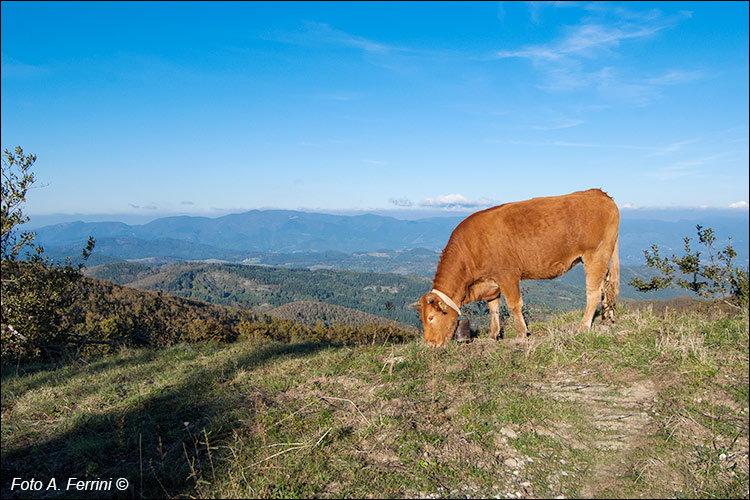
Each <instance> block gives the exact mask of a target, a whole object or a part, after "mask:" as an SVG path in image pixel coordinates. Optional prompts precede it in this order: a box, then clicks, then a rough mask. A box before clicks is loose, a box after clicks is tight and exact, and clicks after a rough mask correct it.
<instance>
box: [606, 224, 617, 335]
mask: <svg viewBox="0 0 750 500" xmlns="http://www.w3.org/2000/svg"><path fill="white" fill-rule="evenodd" d="M619 239H620V238H619V237H618V238H617V239H616V240H615V247H614V249H613V250H612V261H611V263H610V265H609V269H608V270H607V277H606V279H605V286H604V297H603V299H604V304H603V307H602V309H603V311H602V313H603V314H602V316H603V319H604V321H607V322H610V323H614V321H615V300H617V294H618V293H619V292H620V251H619V248H618V247H619Z"/></svg>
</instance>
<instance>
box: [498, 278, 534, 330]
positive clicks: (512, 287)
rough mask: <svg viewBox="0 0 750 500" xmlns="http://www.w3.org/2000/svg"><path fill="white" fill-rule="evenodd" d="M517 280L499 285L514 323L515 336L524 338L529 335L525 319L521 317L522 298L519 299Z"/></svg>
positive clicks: (519, 292) (519, 291)
mask: <svg viewBox="0 0 750 500" xmlns="http://www.w3.org/2000/svg"><path fill="white" fill-rule="evenodd" d="M518 285H519V283H518V281H515V282H514V283H505V284H504V285H501V286H500V290H501V291H502V293H503V296H504V297H505V303H506V304H507V305H508V309H510V312H511V314H512V315H513V319H514V320H515V323H516V337H518V338H523V339H525V338H526V337H527V336H529V335H530V333H529V329H528V327H527V326H526V321H524V319H523V299H521V290H520V288H519V286H518Z"/></svg>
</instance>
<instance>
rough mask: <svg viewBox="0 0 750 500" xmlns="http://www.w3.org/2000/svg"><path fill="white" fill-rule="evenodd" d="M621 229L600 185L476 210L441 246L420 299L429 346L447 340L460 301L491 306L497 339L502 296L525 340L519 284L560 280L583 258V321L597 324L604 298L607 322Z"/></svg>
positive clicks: (617, 273)
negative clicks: (598, 308) (429, 287)
mask: <svg viewBox="0 0 750 500" xmlns="http://www.w3.org/2000/svg"><path fill="white" fill-rule="evenodd" d="M619 226H620V212H619V211H618V210H617V205H615V202H614V201H612V198H610V197H609V196H608V195H607V194H606V193H604V192H603V191H602V190H600V189H589V190H588V191H578V192H575V193H571V194H567V195H564V196H552V197H548V198H533V199H531V200H527V201H519V202H516V203H506V204H505V205H500V206H497V207H493V208H489V209H487V210H482V211H480V212H476V213H474V214H472V215H470V216H469V217H467V218H466V219H464V220H463V221H462V222H461V223H460V224H459V225H458V227H456V229H454V230H453V234H451V237H450V239H449V240H448V244H447V245H446V246H445V249H443V253H442V255H441V256H440V262H439V263H438V266H437V271H436V272H435V278H434V279H433V281H432V291H430V292H428V293H427V294H425V295H424V296H423V297H422V298H421V299H420V300H419V302H417V303H415V304H414V305H415V306H416V307H417V309H418V310H419V313H420V317H421V320H422V325H423V326H424V339H425V343H427V344H429V345H435V346H442V345H444V344H445V343H446V342H448V340H450V337H451V335H452V334H453V332H454V330H455V329H456V324H457V321H458V317H459V316H460V314H461V306H462V305H463V304H468V303H469V302H474V301H477V300H486V301H487V303H488V305H489V308H490V337H491V338H493V339H496V338H497V336H498V334H499V333H500V294H501V293H502V295H503V296H504V297H505V302H506V304H507V305H508V309H510V311H511V313H512V314H513V317H514V319H515V324H516V334H517V336H518V337H526V336H527V335H528V334H529V333H528V329H527V327H526V322H525V321H524V319H523V315H522V314H521V307H522V306H523V301H522V300H521V292H520V290H519V286H518V285H519V281H520V280H539V279H553V278H557V277H558V276H562V275H563V274H565V273H566V272H568V271H569V270H570V269H571V268H572V267H573V266H575V265H576V264H577V263H579V262H583V266H584V269H585V271H586V311H585V312H584V314H583V320H582V321H581V326H582V327H583V328H586V329H588V328H590V327H591V321H592V320H593V318H594V312H595V311H596V306H597V305H598V304H599V301H600V300H602V318H603V320H604V321H607V322H611V321H614V310H613V308H614V303H615V298H616V297H617V292H618V285H619V278H620V261H619V257H618V252H617V239H618V233H619ZM610 260H611V264H610Z"/></svg>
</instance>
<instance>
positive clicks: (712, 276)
mask: <svg viewBox="0 0 750 500" xmlns="http://www.w3.org/2000/svg"><path fill="white" fill-rule="evenodd" d="M696 230H697V233H698V241H699V242H700V243H701V244H702V245H703V247H704V248H705V251H706V252H707V253H708V258H705V254H704V258H703V259H701V253H702V252H700V251H693V250H692V249H691V248H690V238H689V237H688V236H686V237H685V239H684V243H685V248H684V255H682V256H681V257H678V256H677V255H674V254H673V255H672V256H671V257H661V256H660V255H659V247H658V245H653V246H652V247H651V250H644V254H645V256H646V264H647V265H648V267H650V268H652V269H655V270H657V271H658V272H659V275H658V276H654V277H652V278H651V279H650V280H649V281H648V282H645V281H643V280H641V279H639V278H634V279H633V280H632V281H631V282H630V285H631V286H633V287H635V288H636V289H638V290H639V291H641V292H652V291H655V290H661V289H664V288H668V287H671V286H673V285H676V286H679V287H680V288H683V289H685V290H689V291H690V292H693V293H695V294H696V295H698V296H700V297H705V298H713V299H717V300H722V301H724V302H727V303H734V304H738V305H744V306H747V304H748V297H749V296H748V273H747V268H744V267H741V266H738V265H736V263H735V258H736V257H737V252H736V251H735V250H734V248H733V247H732V244H731V238H730V244H728V245H727V246H726V247H725V248H724V250H717V249H715V248H714V244H715V243H716V236H715V235H714V231H713V229H711V228H705V229H704V228H703V226H701V225H700V224H699V225H697V226H696Z"/></svg>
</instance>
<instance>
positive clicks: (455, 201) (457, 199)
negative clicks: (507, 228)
mask: <svg viewBox="0 0 750 500" xmlns="http://www.w3.org/2000/svg"><path fill="white" fill-rule="evenodd" d="M419 204H420V205H421V206H423V207H431V208H444V209H447V210H457V209H464V208H479V207H489V206H492V205H494V204H495V203H494V202H493V201H492V200H490V199H489V198H480V199H478V200H470V199H468V198H467V197H465V196H464V195H462V194H458V193H451V194H442V195H439V196H436V197H435V198H426V199H424V200H422V201H420V202H419Z"/></svg>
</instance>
